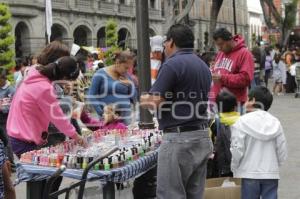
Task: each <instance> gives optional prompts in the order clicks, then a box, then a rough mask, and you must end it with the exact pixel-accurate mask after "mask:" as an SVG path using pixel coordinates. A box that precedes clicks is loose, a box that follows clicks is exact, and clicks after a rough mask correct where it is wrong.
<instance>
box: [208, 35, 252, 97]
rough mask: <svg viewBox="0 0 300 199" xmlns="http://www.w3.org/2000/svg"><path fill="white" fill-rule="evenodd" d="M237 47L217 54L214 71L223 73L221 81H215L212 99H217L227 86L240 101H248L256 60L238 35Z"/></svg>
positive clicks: (212, 88)
mask: <svg viewBox="0 0 300 199" xmlns="http://www.w3.org/2000/svg"><path fill="white" fill-rule="evenodd" d="M233 39H234V41H235V44H236V45H235V47H234V48H233V50H232V51H231V52H229V53H228V54H225V53H223V52H219V53H218V54H217V56H216V60H215V65H214V68H213V73H218V74H221V82H220V83H213V84H212V87H211V90H210V99H211V100H212V101H215V99H216V96H217V95H218V94H219V92H220V90H221V89H222V88H227V89H228V90H229V91H231V92H232V93H233V94H235V96H236V97H237V100H238V102H241V103H245V102H246V101H247V93H248V86H249V85H250V83H251V81H252V79H253V73H254V60H253V56H252V54H251V52H250V51H249V50H248V49H247V48H246V45H245V41H244V38H242V37H241V36H240V35H236V36H235V37H234V38H233Z"/></svg>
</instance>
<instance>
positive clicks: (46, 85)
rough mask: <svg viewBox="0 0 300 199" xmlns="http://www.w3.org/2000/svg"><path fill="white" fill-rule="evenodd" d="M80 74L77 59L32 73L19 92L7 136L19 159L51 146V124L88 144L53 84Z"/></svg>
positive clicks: (51, 64)
mask: <svg viewBox="0 0 300 199" xmlns="http://www.w3.org/2000/svg"><path fill="white" fill-rule="evenodd" d="M78 75H79V68H78V66H77V63H76V60H75V59H73V58H71V57H69V56H64V57H61V58H59V59H58V60H57V61H55V62H54V63H50V64H47V65H37V66H36V67H32V68H31V69H30V70H29V72H28V75H27V77H26V78H25V79H24V80H23V82H22V84H21V85H20V87H19V88H18V90H17V92H16V93H15V96H14V98H13V100H12V103H11V107H10V111H9V115H8V120H7V133H8V135H9V136H10V142H11V145H12V149H13V151H14V153H15V154H16V155H17V156H20V155H21V154H22V153H25V152H27V151H31V150H34V149H36V148H38V147H40V146H43V145H44V144H46V143H47V137H48V133H47V129H48V126H49V123H50V122H51V123H52V124H54V125H55V126H56V127H57V128H58V129H59V130H60V131H61V132H63V133H64V134H65V135H67V136H69V137H71V138H73V139H75V140H77V141H78V143H79V144H81V145H85V142H84V140H83V139H82V138H81V137H80V136H79V135H78V134H77V133H76V130H75V128H74V127H73V125H72V124H71V123H70V120H69V118H67V117H66V116H65V115H64V113H63V112H62V110H61V108H60V106H59V102H58V100H57V96H56V94H55V90H54V87H53V85H52V84H53V82H54V81H59V80H67V81H68V80H75V79H76V78H77V77H78Z"/></svg>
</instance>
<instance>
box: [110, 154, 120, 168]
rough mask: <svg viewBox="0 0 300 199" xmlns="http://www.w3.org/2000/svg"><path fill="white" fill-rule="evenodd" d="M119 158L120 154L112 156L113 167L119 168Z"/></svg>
mask: <svg viewBox="0 0 300 199" xmlns="http://www.w3.org/2000/svg"><path fill="white" fill-rule="evenodd" d="M118 162H119V160H118V156H113V157H112V162H111V167H112V168H113V169H115V168H118V167H119V163H118Z"/></svg>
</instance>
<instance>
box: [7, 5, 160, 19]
mask: <svg viewBox="0 0 300 199" xmlns="http://www.w3.org/2000/svg"><path fill="white" fill-rule="evenodd" d="M2 1H4V2H8V3H9V4H12V5H14V4H16V5H17V4H24V5H32V6H39V7H44V0H2ZM52 7H53V8H55V9H56V10H59V9H62V10H65V9H69V8H72V9H74V10H76V9H78V10H81V11H85V12H91V13H93V12H95V11H100V12H101V13H105V14H108V15H109V14H113V15H115V14H117V15H121V16H122V15H124V16H135V4H130V5H127V4H115V3H114V2H108V1H104V0H99V1H98V3H96V0H52ZM149 17H150V18H152V19H153V18H154V19H158V18H161V12H160V10H156V9H153V8H149Z"/></svg>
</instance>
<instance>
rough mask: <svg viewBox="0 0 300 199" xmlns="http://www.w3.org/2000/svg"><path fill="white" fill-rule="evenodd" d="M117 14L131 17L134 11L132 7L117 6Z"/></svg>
mask: <svg viewBox="0 0 300 199" xmlns="http://www.w3.org/2000/svg"><path fill="white" fill-rule="evenodd" d="M119 12H120V13H121V14H126V15H130V16H133V15H134V14H135V9H134V7H133V6H132V5H122V4H119Z"/></svg>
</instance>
